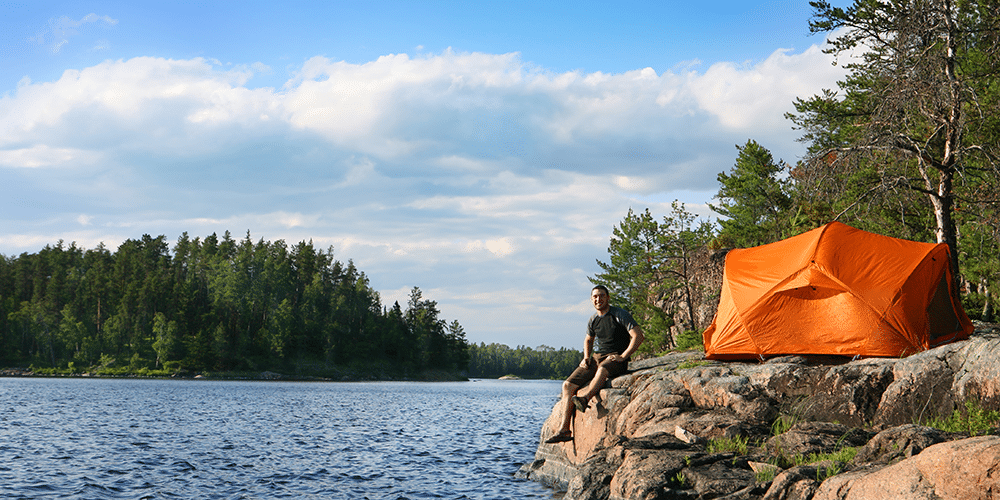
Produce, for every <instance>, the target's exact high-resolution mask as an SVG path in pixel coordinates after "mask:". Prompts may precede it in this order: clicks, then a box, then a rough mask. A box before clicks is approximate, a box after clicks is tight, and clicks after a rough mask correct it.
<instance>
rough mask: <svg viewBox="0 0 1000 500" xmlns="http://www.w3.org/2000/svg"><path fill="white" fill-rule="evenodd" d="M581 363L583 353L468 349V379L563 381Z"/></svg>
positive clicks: (492, 346)
mask: <svg viewBox="0 0 1000 500" xmlns="http://www.w3.org/2000/svg"><path fill="white" fill-rule="evenodd" d="M581 359H583V353H582V352H580V351H578V350H576V349H567V348H565V347H563V348H560V349H555V348H552V347H549V346H545V345H543V346H538V348H536V349H532V348H530V347H527V346H517V347H516V348H511V347H509V346H506V345H503V344H495V343H494V344H489V345H487V344H485V343H480V344H479V345H476V344H471V345H469V376H470V377H476V378H500V377H504V376H514V377H519V378H530V379H543V378H549V379H563V378H566V377H568V376H569V374H570V373H573V370H574V369H575V368H576V367H577V366H578V365H579V364H580V360H581Z"/></svg>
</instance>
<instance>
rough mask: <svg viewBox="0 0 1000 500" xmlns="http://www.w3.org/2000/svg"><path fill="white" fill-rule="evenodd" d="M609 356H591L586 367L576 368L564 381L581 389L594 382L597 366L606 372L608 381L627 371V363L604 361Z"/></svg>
mask: <svg viewBox="0 0 1000 500" xmlns="http://www.w3.org/2000/svg"><path fill="white" fill-rule="evenodd" d="M611 354H613V353H611ZM611 354H593V355H591V357H590V362H589V363H587V367H586V368H584V367H582V366H577V367H576V370H573V373H572V374H570V376H569V378H567V379H566V381H567V382H569V383H571V384H573V385H576V386H578V387H583V386H585V385H587V384H589V383H590V381H591V380H594V375H596V374H597V367H598V366H603V367H604V368H605V369H607V370H608V380H611V379H613V378H615V377H617V376H619V375H622V374H624V373H625V371H626V370H628V361H611V360H610V359H606V358H607V357H608V356H610V355H611Z"/></svg>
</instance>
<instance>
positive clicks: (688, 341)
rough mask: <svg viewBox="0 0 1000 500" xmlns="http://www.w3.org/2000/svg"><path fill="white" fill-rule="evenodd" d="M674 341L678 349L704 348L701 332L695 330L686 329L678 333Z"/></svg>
mask: <svg viewBox="0 0 1000 500" xmlns="http://www.w3.org/2000/svg"><path fill="white" fill-rule="evenodd" d="M676 341H677V350H678V351H693V350H695V349H704V348H705V344H704V339H702V336H701V333H699V332H698V331H696V330H688V331H686V332H684V333H682V334H680V335H678V336H677V339H676Z"/></svg>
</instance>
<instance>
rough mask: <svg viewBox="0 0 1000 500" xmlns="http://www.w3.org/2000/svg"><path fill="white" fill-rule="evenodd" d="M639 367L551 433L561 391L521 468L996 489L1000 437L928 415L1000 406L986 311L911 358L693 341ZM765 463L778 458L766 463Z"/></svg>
mask: <svg viewBox="0 0 1000 500" xmlns="http://www.w3.org/2000/svg"><path fill="white" fill-rule="evenodd" d="M631 370H632V371H631V372H630V373H629V374H627V375H624V376H622V377H619V378H616V379H614V380H612V381H611V382H610V383H609V384H608V386H607V387H606V388H605V389H603V390H602V391H601V393H600V395H599V397H597V398H594V399H592V400H591V401H590V404H589V406H588V408H587V410H586V411H585V412H582V413H580V412H577V413H576V415H575V416H574V418H573V427H572V429H573V434H574V439H573V440H572V441H568V442H563V443H557V444H546V443H544V440H545V439H547V438H548V437H549V436H551V435H552V434H554V433H555V432H556V430H557V429H558V427H559V423H560V421H561V419H562V411H563V405H562V404H556V405H555V407H554V408H553V411H552V414H551V415H550V416H549V418H548V420H547V421H546V422H545V424H544V425H543V427H542V429H541V433H540V444H539V447H538V451H537V453H536V456H535V461H534V462H532V463H530V464H527V465H525V466H524V467H523V468H522V470H521V475H522V476H523V477H527V478H530V479H533V480H536V481H541V482H546V483H549V484H552V485H554V486H556V487H558V488H561V489H565V490H566V496H565V498H566V499H568V500H575V499H590V498H594V499H596V498H610V499H626V500H631V499H648V498H705V499H708V498H727V499H737V498H739V499H803V500H810V499H824V500H832V499H866V498H955V499H958V498H992V497H990V496H989V495H990V494H996V492H997V491H1000V484H998V481H1000V479H998V477H1000V475H997V474H994V473H993V472H991V471H993V470H995V469H996V468H997V467H998V466H1000V437H995V436H979V437H970V435H969V434H961V433H951V432H944V431H940V430H937V429H933V428H930V427H927V426H924V425H921V424H923V423H926V422H928V421H929V420H930V419H932V418H937V417H944V416H950V415H951V414H952V412H953V411H954V410H955V409H960V408H962V409H964V408H965V407H966V406H965V405H966V403H967V402H969V401H973V402H975V403H976V404H978V405H980V406H979V407H980V408H982V409H984V410H992V409H1000V384H998V380H1000V328H998V327H997V326H996V325H988V324H978V325H977V331H976V334H974V335H973V336H972V338H970V339H969V340H968V341H962V342H957V343H954V344H947V345H945V346H942V347H939V348H935V349H931V350H928V351H924V352H921V353H917V354H915V355H912V356H909V357H907V358H903V359H886V358H873V359H859V360H849V359H838V358H830V357H826V358H812V359H807V358H803V357H798V356H785V357H779V358H774V359H771V360H767V361H765V362H761V363H725V362H717V361H706V360H704V359H703V354H702V353H700V352H688V353H671V354H669V355H667V356H663V357H659V358H654V359H648V360H643V361H638V362H633V363H632V364H631ZM988 431H989V429H986V430H984V431H983V432H988ZM734 443H735V444H737V445H738V444H740V443H742V447H740V446H734ZM848 452H849V453H848ZM973 455H974V458H971V457H973ZM810 459H814V460H812V461H810ZM768 464H773V465H777V467H773V466H771V469H773V470H771V472H768V473H764V472H760V470H761V469H766V467H765V466H767V465H768ZM900 492H906V493H905V494H903V493H900ZM973 492H992V493H985V494H986V496H982V495H983V494H984V493H975V494H973ZM899 495H903V496H899ZM935 495H936V496H935Z"/></svg>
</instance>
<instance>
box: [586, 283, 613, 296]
mask: <svg viewBox="0 0 1000 500" xmlns="http://www.w3.org/2000/svg"><path fill="white" fill-rule="evenodd" d="M594 290H600V291H602V292H604V295H609V296H610V295H611V292H609V291H608V287H606V286H604V285H597V286H595V287H594V288H591V289H590V291H591V292H593V291H594Z"/></svg>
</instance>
